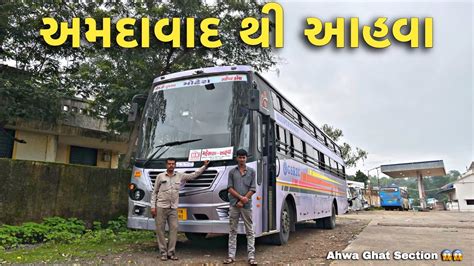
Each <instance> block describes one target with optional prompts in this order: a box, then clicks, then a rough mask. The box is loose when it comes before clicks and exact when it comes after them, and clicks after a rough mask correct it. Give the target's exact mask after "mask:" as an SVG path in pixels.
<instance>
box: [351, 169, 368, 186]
mask: <svg viewBox="0 0 474 266" xmlns="http://www.w3.org/2000/svg"><path fill="white" fill-rule="evenodd" d="M368 180H369V177H368V176H367V175H366V174H364V173H363V172H362V171H360V170H358V171H357V172H356V174H355V176H354V181H357V182H363V183H364V185H367V181H368Z"/></svg>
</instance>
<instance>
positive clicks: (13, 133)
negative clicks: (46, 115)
mask: <svg viewBox="0 0 474 266" xmlns="http://www.w3.org/2000/svg"><path fill="white" fill-rule="evenodd" d="M62 108H63V110H62V111H63V112H64V113H65V117H64V118H63V119H61V121H60V122H59V123H58V124H56V125H52V124H50V123H45V122H41V121H22V120H16V121H15V122H14V123H12V124H7V125H6V126H5V129H4V130H0V157H3V158H12V159H20V160H34V161H46V162H57V163H66V164H82V165H90V166H97V167H102V168H117V167H118V165H119V155H120V154H124V153H125V152H126V150H127V145H128V144H127V142H128V139H127V137H126V136H123V135H119V134H110V132H108V130H107V124H106V121H105V119H97V118H94V117H91V116H90V115H88V102H87V101H84V100H81V99H77V98H73V99H64V100H63V101H62ZM14 139H17V140H24V142H26V143H21V142H19V141H14Z"/></svg>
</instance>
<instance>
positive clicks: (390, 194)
mask: <svg viewBox="0 0 474 266" xmlns="http://www.w3.org/2000/svg"><path fill="white" fill-rule="evenodd" d="M380 207H382V208H384V209H385V210H394V209H397V210H400V211H403V210H408V209H409V208H410V203H409V201H408V192H407V189H406V188H404V187H399V186H396V185H391V186H387V187H382V188H381V189H380Z"/></svg>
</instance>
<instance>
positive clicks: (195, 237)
mask: <svg viewBox="0 0 474 266" xmlns="http://www.w3.org/2000/svg"><path fill="white" fill-rule="evenodd" d="M184 235H185V236H186V238H187V239H189V240H190V241H203V240H205V239H206V236H207V234H206V233H191V232H185V233H184Z"/></svg>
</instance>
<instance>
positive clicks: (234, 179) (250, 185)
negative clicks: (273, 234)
mask: <svg viewBox="0 0 474 266" xmlns="http://www.w3.org/2000/svg"><path fill="white" fill-rule="evenodd" d="M246 162H247V151H245V150H243V149H240V150H238V151H237V163H238V165H237V166H236V167H235V168H233V169H231V170H230V171H229V179H228V185H227V189H228V191H229V201H230V209H229V224H230V231H229V257H228V258H227V259H226V260H225V261H224V264H229V263H232V262H234V261H235V253H236V251H237V227H238V224H239V218H240V217H242V220H243V221H244V225H245V233H246V234H247V252H248V262H249V263H250V264H252V265H253V264H257V262H256V261H255V233H254V231H253V222H252V195H253V194H254V193H255V190H256V187H255V170H254V169H252V168H250V167H247V165H246Z"/></svg>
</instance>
